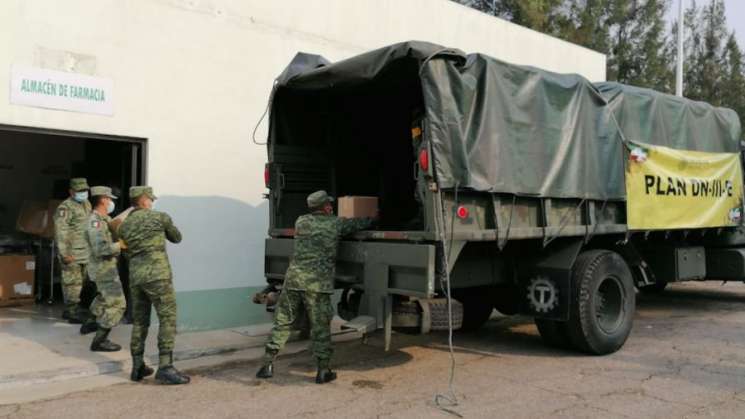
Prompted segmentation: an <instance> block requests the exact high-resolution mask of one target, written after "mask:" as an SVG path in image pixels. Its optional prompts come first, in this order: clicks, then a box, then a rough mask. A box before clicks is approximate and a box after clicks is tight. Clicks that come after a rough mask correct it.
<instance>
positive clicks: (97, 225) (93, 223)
mask: <svg viewBox="0 0 745 419" xmlns="http://www.w3.org/2000/svg"><path fill="white" fill-rule="evenodd" d="M91 227H93V228H100V227H101V222H100V221H98V220H92V221H91Z"/></svg>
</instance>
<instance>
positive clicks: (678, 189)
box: [626, 143, 743, 230]
mask: <svg viewBox="0 0 745 419" xmlns="http://www.w3.org/2000/svg"><path fill="white" fill-rule="evenodd" d="M630 148H631V151H630V152H629V161H628V163H627V165H626V210H627V218H628V220H627V222H628V226H629V229H630V230H662V229H688V228H704V227H730V226H736V225H739V224H740V220H741V219H742V204H743V202H742V195H743V190H742V169H741V167H740V156H739V155H738V154H737V153H705V152H701V151H685V150H675V149H672V148H668V147H661V146H650V145H646V144H639V143H636V144H631V147H630Z"/></svg>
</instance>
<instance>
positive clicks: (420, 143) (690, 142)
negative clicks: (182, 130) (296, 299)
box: [265, 42, 745, 354]
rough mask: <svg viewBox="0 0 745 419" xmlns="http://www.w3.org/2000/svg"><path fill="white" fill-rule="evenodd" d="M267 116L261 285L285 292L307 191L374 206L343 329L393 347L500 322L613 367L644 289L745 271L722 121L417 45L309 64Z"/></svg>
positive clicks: (735, 131)
mask: <svg viewBox="0 0 745 419" xmlns="http://www.w3.org/2000/svg"><path fill="white" fill-rule="evenodd" d="M269 121H270V123H269V134H268V142H267V148H268V164H267V165H266V172H265V180H266V187H267V188H268V194H267V195H266V196H267V198H268V200H269V217H270V230H269V238H268V239H267V240H266V248H265V273H266V278H267V281H268V282H269V284H270V286H272V287H276V288H277V289H279V288H281V284H282V281H283V278H284V274H285V271H286V270H287V267H288V264H289V261H290V259H291V257H292V252H293V234H294V231H293V227H294V223H295V220H296V219H297V217H298V216H299V215H301V214H304V213H306V212H307V211H308V209H307V208H306V203H305V202H306V201H305V199H306V196H307V195H308V194H309V193H311V192H313V191H316V190H319V189H325V190H327V191H328V192H329V193H330V194H332V195H335V196H375V197H378V198H379V204H380V220H379V222H378V224H377V226H376V227H375V229H374V230H371V231H364V232H360V233H358V234H355V235H353V236H351V237H346V238H344V239H343V241H342V242H341V244H340V249H339V254H338V264H337V268H336V275H335V287H336V288H337V289H338V290H339V294H340V297H339V298H340V302H339V305H338V309H339V315H340V316H342V317H343V318H344V319H346V320H347V321H348V324H347V327H349V328H352V329H357V330H360V331H363V332H370V331H372V330H376V329H380V328H383V329H384V330H385V332H386V333H385V336H386V344H388V343H389V342H390V337H391V330H392V329H395V328H401V329H403V330H409V331H418V332H422V333H426V332H428V331H430V330H441V329H444V328H447V327H449V324H450V322H452V325H453V327H455V328H461V329H470V330H472V329H476V328H478V327H480V326H481V325H482V324H484V323H485V322H486V321H487V320H488V319H489V317H490V315H491V314H492V312H493V310H494V309H496V310H498V311H499V312H501V313H504V314H507V315H512V314H523V315H527V316H532V317H533V318H535V323H536V325H537V328H538V330H539V332H540V335H541V337H542V338H543V339H544V340H545V342H546V343H548V344H550V345H553V346H558V347H563V348H572V349H576V350H579V351H583V352H586V353H590V354H608V353H612V352H614V351H616V350H618V349H619V348H620V347H621V346H622V345H623V344H624V343H625V341H626V339H627V337H628V336H629V333H630V331H631V328H632V322H633V317H634V311H635V301H636V300H635V298H636V297H635V296H636V290H637V289H638V290H641V291H657V292H659V291H661V290H663V289H664V288H665V286H666V285H667V284H668V283H670V282H677V281H686V280H705V279H717V280H737V281H740V280H743V278H745V233H744V230H743V229H742V228H741V214H742V170H741V158H740V150H741V148H740V136H741V132H740V122H739V119H738V116H737V115H736V114H735V113H734V112H733V111H731V110H728V109H722V108H716V107H713V106H710V105H708V104H705V103H700V102H693V101H689V100H685V99H681V98H676V97H673V96H669V95H665V94H662V93H658V92H654V91H651V90H647V89H641V88H635V87H631V86H625V85H621V84H617V83H597V84H593V83H591V82H589V81H588V80H586V79H584V78H583V77H581V76H579V75H572V74H568V75H567V74H556V73H552V72H548V71H543V70H541V69H537V68H533V67H528V66H518V65H512V64H508V63H505V62H502V61H499V60H496V59H494V58H491V57H488V56H485V55H481V54H468V55H467V54H465V53H463V52H461V51H459V50H455V49H450V48H445V47H442V46H439V45H434V44H430V43H425V42H406V43H401V44H396V45H392V46H389V47H386V48H381V49H378V50H375V51H371V52H368V53H365V54H362V55H359V56H356V57H353V58H349V59H347V60H344V61H340V62H337V63H330V62H328V61H327V60H325V59H324V58H323V57H320V56H317V55H311V54H303V53H300V54H298V55H297V56H296V57H295V59H294V60H293V61H292V62H291V63H290V64H289V66H288V67H287V68H286V69H285V70H284V72H283V73H282V74H280V76H279V77H278V78H277V80H276V83H275V86H274V89H273V92H272V97H271V101H270V118H269ZM448 297H452V300H449V299H448ZM448 301H451V309H452V316H451V317H449V316H448V309H447V308H448Z"/></svg>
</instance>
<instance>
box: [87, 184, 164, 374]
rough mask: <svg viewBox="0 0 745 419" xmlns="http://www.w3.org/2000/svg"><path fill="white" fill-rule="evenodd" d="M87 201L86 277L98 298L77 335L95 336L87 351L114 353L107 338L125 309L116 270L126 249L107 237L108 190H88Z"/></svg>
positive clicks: (111, 208) (111, 202)
mask: <svg viewBox="0 0 745 419" xmlns="http://www.w3.org/2000/svg"><path fill="white" fill-rule="evenodd" d="M91 198H92V201H93V212H92V213H91V216H90V221H89V222H88V228H87V231H86V239H87V241H88V248H89V249H90V262H89V264H88V275H89V276H90V277H91V279H92V280H93V282H95V283H96V288H97V289H98V294H97V295H96V298H95V300H93V304H91V312H92V313H93V315H94V316H95V317H94V318H93V319H90V320H89V321H87V322H86V323H84V324H83V326H81V327H80V333H81V334H87V333H91V332H96V336H95V337H94V338H93V342H92V343H91V351H94V352H116V351H119V350H120V349H122V347H121V346H119V345H117V344H116V343H113V342H111V341H110V340H109V339H108V335H109V332H110V331H111V328H112V327H114V326H116V325H117V324H119V320H121V319H122V314H124V310H125V308H126V305H127V302H126V300H125V299H124V292H123V290H122V283H121V282H120V281H119V270H118V269H117V262H118V259H119V254H120V253H121V251H122V250H123V249H125V248H126V246H125V245H124V243H123V242H122V241H121V240H120V241H118V242H114V241H113V239H112V237H111V230H110V227H109V224H110V223H111V218H110V217H109V214H111V213H112V212H113V211H114V208H115V204H114V200H115V199H116V196H114V194H112V192H111V188H108V187H106V186H94V187H92V188H91ZM151 373H152V372H151Z"/></svg>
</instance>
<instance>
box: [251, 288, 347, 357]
mask: <svg viewBox="0 0 745 419" xmlns="http://www.w3.org/2000/svg"><path fill="white" fill-rule="evenodd" d="M301 310H305V312H306V313H307V315H308V321H309V322H310V338H311V341H312V343H311V349H312V351H313V356H314V357H315V358H316V362H318V367H319V368H328V366H329V360H330V359H331V355H332V353H333V349H332V348H331V319H332V317H333V316H334V308H333V307H332V306H331V294H325V293H320V292H306V291H296V290H287V289H285V290H282V294H280V296H279V301H278V302H277V308H276V310H275V312H274V327H272V333H271V335H270V336H269V340H268V341H267V343H266V355H265V356H264V360H265V361H272V360H273V359H274V358H275V357H276V356H277V354H278V353H279V351H280V350H282V348H284V346H285V344H286V343H287V339H289V338H290V333H291V332H292V325H293V323H295V320H297V318H298V317H299V316H301V315H302V311H301Z"/></svg>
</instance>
